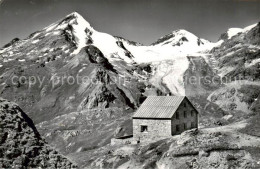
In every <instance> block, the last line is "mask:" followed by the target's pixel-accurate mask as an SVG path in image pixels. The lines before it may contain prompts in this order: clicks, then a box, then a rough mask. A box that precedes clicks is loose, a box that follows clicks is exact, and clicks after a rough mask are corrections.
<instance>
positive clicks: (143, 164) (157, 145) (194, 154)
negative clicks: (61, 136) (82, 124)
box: [74, 123, 260, 169]
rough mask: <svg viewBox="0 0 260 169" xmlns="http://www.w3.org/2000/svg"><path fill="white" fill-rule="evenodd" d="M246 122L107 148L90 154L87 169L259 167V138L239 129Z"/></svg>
mask: <svg viewBox="0 0 260 169" xmlns="http://www.w3.org/2000/svg"><path fill="white" fill-rule="evenodd" d="M244 127H245V123H236V124H234V125H229V126H225V127H217V128H207V129H206V128H205V129H199V130H197V129H193V130H190V131H186V132H184V133H182V134H181V135H177V136H173V137H172V138H170V139H165V140H160V141H157V142H153V143H146V144H142V145H114V146H105V147H102V148H100V149H98V150H94V151H92V152H91V155H89V156H88V160H87V161H83V160H81V156H82V155H83V154H82V153H81V154H77V155H74V158H75V160H76V159H77V160H78V161H79V164H80V165H81V166H84V167H86V168H130V169H136V168H146V169H148V168H156V169H157V168H165V169H171V168H216V169H228V168H255V169H256V168H259V167H260V153H259V152H260V151H259V150H260V138H259V137H255V136H250V135H247V134H243V133H241V132H239V131H238V130H239V129H241V128H244Z"/></svg>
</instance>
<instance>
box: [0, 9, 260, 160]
mask: <svg viewBox="0 0 260 169" xmlns="http://www.w3.org/2000/svg"><path fill="white" fill-rule="evenodd" d="M229 36H230V35H229V34H228V33H226V34H225V35H222V38H221V39H222V41H219V42H218V43H216V44H214V43H210V42H208V41H206V40H203V39H200V38H198V37H196V36H195V35H193V34H191V33H189V32H187V31H185V30H177V31H174V32H172V33H171V34H168V35H166V36H164V37H162V38H160V39H159V40H158V41H156V42H155V43H153V44H152V45H151V46H143V45H141V44H139V43H136V42H132V41H128V40H126V39H123V38H121V37H113V36H111V35H108V34H105V33H101V32H97V31H95V30H94V29H93V28H92V27H91V26H90V25H89V23H87V22H86V21H85V20H84V19H83V18H82V17H81V16H80V15H79V14H77V13H72V14H70V15H68V16H67V17H65V18H64V19H61V20H60V21H58V22H56V23H54V24H52V25H50V26H49V27H47V28H44V29H43V30H40V31H37V32H35V33H33V34H31V35H30V36H29V37H28V38H26V39H24V40H19V39H14V40H12V41H11V42H10V43H9V44H7V45H5V46H4V48H2V49H1V50H0V73H1V74H0V75H1V76H0V93H1V97H4V98H7V99H9V100H12V101H15V102H17V103H19V105H20V106H21V108H22V109H24V110H25V111H26V112H28V115H29V116H30V117H31V118H32V120H33V121H34V123H35V124H36V127H37V129H38V131H39V132H40V133H41V135H42V136H43V137H44V138H46V140H47V141H48V142H50V144H51V145H52V146H54V147H56V148H57V149H58V150H60V151H61V152H62V153H64V154H66V155H69V156H70V155H75V154H76V155H75V156H77V155H78V154H84V155H88V153H90V152H91V151H94V150H95V149H97V148H100V147H103V146H105V145H107V144H108V143H109V142H110V139H111V138H112V137H114V135H116V136H122V135H125V134H129V133H130V132H131V130H129V129H128V128H129V126H131V121H130V120H129V119H131V116H132V113H133V112H134V111H135V110H136V109H137V108H138V107H139V106H140V104H141V103H142V102H143V101H144V99H145V98H146V97H147V96H149V95H187V96H188V97H189V98H190V100H191V101H192V102H193V104H194V105H195V106H196V108H197V109H198V110H199V111H200V112H201V113H200V123H201V125H204V126H216V125H219V124H222V125H224V124H230V123H233V122H237V121H240V120H241V119H243V118H245V116H246V118H250V117H251V115H252V114H250V113H252V112H257V110H258V108H259V106H258V104H257V103H258V99H257V98H259V96H260V93H259V91H260V90H259V87H260V85H259V80H260V79H259V77H260V76H259V70H260V67H259V38H260V37H259V24H258V25H256V26H254V27H252V28H250V29H248V30H247V31H241V32H240V33H237V34H235V35H234V36H232V37H229ZM220 42H222V43H220ZM190 50H191V51H196V52H193V53H191V54H190V53H189V52H187V51H190ZM155 57H157V59H154V58H155ZM194 78H195V79H196V82H195V83H193V82H191V81H193V80H191V79H194ZM223 78H226V79H228V80H227V81H225V83H223V82H222V80H223ZM237 78H240V79H239V82H241V84H234V82H235V81H236V79H237ZM227 117H229V118H227ZM230 117H231V118H230Z"/></svg>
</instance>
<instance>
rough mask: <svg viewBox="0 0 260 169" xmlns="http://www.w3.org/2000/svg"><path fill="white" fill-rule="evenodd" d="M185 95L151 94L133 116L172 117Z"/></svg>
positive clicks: (143, 117)
mask: <svg viewBox="0 0 260 169" xmlns="http://www.w3.org/2000/svg"><path fill="white" fill-rule="evenodd" d="M184 99H187V97H185V96H149V97H147V98H146V100H145V101H144V102H143V104H142V105H141V106H140V107H139V109H138V110H137V111H136V113H135V114H134V115H133V118H142V119H145V118H148V119H149V118H158V119H169V118H172V116H173V115H174V113H175V112H176V110H177V109H178V108H179V106H180V104H181V103H182V101H183V100H184Z"/></svg>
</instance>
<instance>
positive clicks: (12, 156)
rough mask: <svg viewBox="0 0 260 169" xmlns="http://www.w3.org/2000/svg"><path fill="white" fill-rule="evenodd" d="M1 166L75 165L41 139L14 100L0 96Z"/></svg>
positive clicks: (40, 166)
mask: <svg viewBox="0 0 260 169" xmlns="http://www.w3.org/2000/svg"><path fill="white" fill-rule="evenodd" d="M0 118H1V120H0V168H64V169H65V168H66V169H67V168H76V166H75V165H74V164H73V163H72V162H71V161H69V160H68V159H67V158H65V157H64V156H63V155H61V154H59V153H58V152H57V151H56V150H54V149H53V148H51V147H50V146H49V145H47V144H46V142H45V141H44V140H43V139H42V138H41V136H40V134H39V133H38V131H37V129H36V127H35V126H34V124H33V121H32V120H31V119H30V118H29V117H28V116H27V115H26V114H25V113H24V112H23V111H22V110H21V109H20V107H19V106H18V105H16V104H15V103H12V102H9V101H7V100H4V99H2V98H0Z"/></svg>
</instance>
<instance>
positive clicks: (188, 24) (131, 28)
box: [0, 0, 260, 46]
mask: <svg viewBox="0 0 260 169" xmlns="http://www.w3.org/2000/svg"><path fill="white" fill-rule="evenodd" d="M259 9H260V0H0V46H3V45H4V44H6V43H8V42H9V41H11V40H12V39H13V38H15V37H18V38H20V39H23V38H26V37H27V36H28V35H29V34H31V33H33V32H35V31H37V30H41V29H42V28H44V27H46V26H48V25H50V24H52V23H53V22H56V21H58V20H59V19H62V18H64V17H65V16H66V15H68V14H70V13H72V12H74V11H76V12H78V13H79V14H80V15H82V16H83V17H84V18H85V19H86V20H87V21H88V22H89V23H90V24H91V26H92V27H93V28H94V29H96V30H97V31H101V32H106V33H109V34H111V35H116V36H121V37H124V38H126V39H129V40H133V41H136V42H140V43H143V44H146V45H148V44H151V43H152V42H154V41H156V40H157V39H158V38H160V37H162V36H164V35H166V34H169V33H170V32H172V31H174V30H177V29H186V30H188V31H190V32H192V33H193V34H195V35H197V36H198V37H201V38H204V39H207V40H210V41H213V42H215V41H217V40H218V38H219V37H220V34H221V33H224V32H225V31H227V29H228V28H231V27H240V28H243V27H246V26H248V25H252V24H254V23H257V22H259V21H260V10H259Z"/></svg>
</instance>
